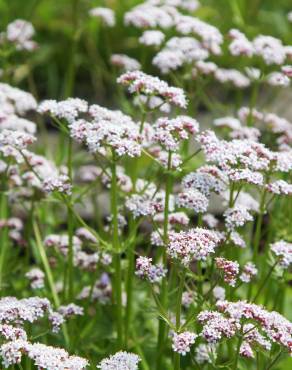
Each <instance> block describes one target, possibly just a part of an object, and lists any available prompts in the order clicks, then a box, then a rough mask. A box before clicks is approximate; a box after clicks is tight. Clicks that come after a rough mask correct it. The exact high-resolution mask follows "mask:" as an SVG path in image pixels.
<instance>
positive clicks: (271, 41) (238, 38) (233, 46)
mask: <svg viewBox="0 0 292 370" xmlns="http://www.w3.org/2000/svg"><path fill="white" fill-rule="evenodd" d="M229 37H230V38H231V43H230V44H229V51H230V53H231V54H232V55H234V56H241V55H244V56H247V57H252V56H254V55H255V56H259V57H261V58H262V59H263V60H264V62H265V63H266V64H267V65H271V64H277V65H281V64H283V63H284V62H285V59H286V56H287V54H286V48H285V46H284V45H283V44H282V41H281V40H279V39H277V38H275V37H272V36H266V35H258V36H256V37H255V39H254V40H253V41H249V40H248V38H247V37H246V35H245V34H244V33H242V32H241V31H239V30H237V29H232V30H230V31H229Z"/></svg>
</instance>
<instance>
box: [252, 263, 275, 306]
mask: <svg viewBox="0 0 292 370" xmlns="http://www.w3.org/2000/svg"><path fill="white" fill-rule="evenodd" d="M278 262H279V260H278V259H277V260H276V262H275V263H274V264H273V265H272V266H271V267H270V269H269V271H268V273H267V275H266V276H265V278H264V279H263V281H262V283H261V285H260V287H259V289H258V291H257V293H256V295H255V297H254V299H253V302H256V301H257V299H258V297H259V296H260V294H261V292H262V290H263V289H264V287H265V285H266V284H267V282H268V281H269V278H270V276H271V275H272V272H273V271H274V269H275V268H276V266H277V264H278Z"/></svg>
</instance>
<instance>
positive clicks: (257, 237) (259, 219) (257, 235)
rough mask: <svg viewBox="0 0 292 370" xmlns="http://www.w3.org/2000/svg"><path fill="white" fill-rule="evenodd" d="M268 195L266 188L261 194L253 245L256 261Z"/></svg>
mask: <svg viewBox="0 0 292 370" xmlns="http://www.w3.org/2000/svg"><path fill="white" fill-rule="evenodd" d="M266 196H267V191H266V189H265V188H264V190H263V192H262V195H261V200H260V209H259V215H258V217H257V222H256V230H255V237H254V243H253V247H254V254H253V260H254V262H257V261H258V253H259V245H260V240H261V229H262V222H263V216H264V212H265V201H266Z"/></svg>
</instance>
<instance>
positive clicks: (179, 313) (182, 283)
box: [174, 268, 186, 370]
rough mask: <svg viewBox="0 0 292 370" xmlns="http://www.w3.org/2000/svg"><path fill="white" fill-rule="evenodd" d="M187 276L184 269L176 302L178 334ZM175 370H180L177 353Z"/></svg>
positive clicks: (175, 355)
mask: <svg viewBox="0 0 292 370" xmlns="http://www.w3.org/2000/svg"><path fill="white" fill-rule="evenodd" d="M185 276H186V269H185V268H184V269H183V271H182V273H181V277H180V283H179V288H178V293H177V301H176V314H175V315H176V316H175V319H176V324H175V326H176V331H177V332H178V331H179V329H180V325H181V308H182V295H183V290H184V285H185ZM174 370H180V354H179V353H177V352H175V353H174Z"/></svg>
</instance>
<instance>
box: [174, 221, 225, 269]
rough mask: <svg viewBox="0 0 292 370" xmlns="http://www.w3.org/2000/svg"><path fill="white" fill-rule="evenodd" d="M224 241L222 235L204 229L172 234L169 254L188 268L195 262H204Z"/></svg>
mask: <svg viewBox="0 0 292 370" xmlns="http://www.w3.org/2000/svg"><path fill="white" fill-rule="evenodd" d="M221 240H222V235H221V233H219V232H217V231H213V230H207V229H202V228H195V229H190V230H188V231H180V232H178V233H177V232H170V233H169V244H168V246H167V253H168V255H169V256H170V257H171V258H175V259H178V260H179V261H180V262H181V263H182V264H183V265H185V266H188V265H189V264H190V262H192V261H193V260H197V261H204V260H206V258H207V257H208V256H209V254H211V253H214V252H215V248H216V247H217V246H218V244H219V243H220V241H221Z"/></svg>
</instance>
